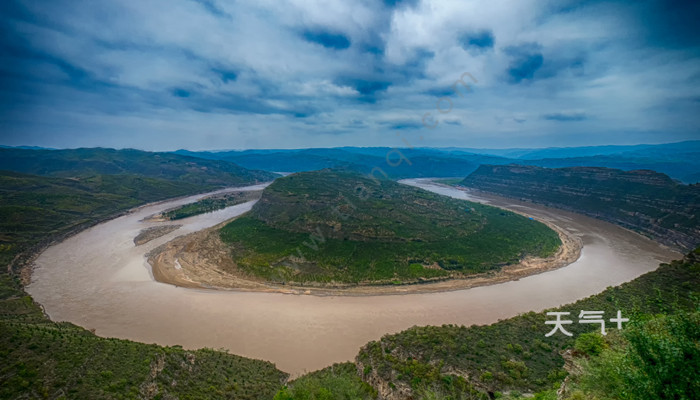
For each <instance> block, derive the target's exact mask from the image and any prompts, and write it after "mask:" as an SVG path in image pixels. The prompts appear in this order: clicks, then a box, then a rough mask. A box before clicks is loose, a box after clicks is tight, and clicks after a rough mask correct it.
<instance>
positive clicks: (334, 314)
mask: <svg viewBox="0 0 700 400" xmlns="http://www.w3.org/2000/svg"><path fill="white" fill-rule="evenodd" d="M416 184H418V185H422V187H424V188H426V189H428V190H431V191H435V192H437V193H441V194H445V195H449V196H452V197H455V198H464V199H467V200H474V199H473V198H470V196H472V195H473V194H472V193H465V192H462V191H458V190H456V189H454V188H448V187H440V186H436V185H432V184H428V183H426V182H420V181H419V182H416ZM260 188H261V187H260V186H257V187H251V188H249V190H255V189H260ZM235 190H240V188H236V189H235ZM477 195H480V194H477ZM200 196H201V195H200ZM198 197H199V196H192V197H190V198H187V199H181V200H176V201H166V202H161V203H159V204H150V205H147V206H143V207H140V208H139V209H136V210H132V212H129V213H126V214H125V215H122V216H120V217H118V218H115V219H112V220H109V221H106V222H103V223H100V224H98V225H95V226H93V227H91V228H89V229H86V230H84V231H82V232H80V233H78V234H76V235H73V236H70V237H67V238H65V239H64V240H63V241H61V242H60V243H55V244H53V245H51V246H49V247H48V248H46V249H45V250H44V251H43V252H42V253H41V254H39V255H38V257H37V259H36V261H35V267H34V271H33V274H32V279H31V283H30V284H29V285H27V286H26V287H25V290H26V291H27V293H28V294H29V295H31V296H32V297H33V298H34V300H35V301H36V302H37V303H39V304H41V305H42V306H43V308H44V309H45V311H46V314H47V315H48V316H49V318H50V319H51V320H53V321H56V322H60V321H66V322H71V323H73V324H75V325H78V326H81V327H84V328H86V329H89V330H94V332H95V333H96V334H97V335H99V336H101V337H114V338H120V339H129V340H134V341H138V342H143V343H156V344H159V345H165V346H173V345H179V346H182V347H183V348H185V349H198V348H203V347H207V348H214V349H227V350H228V351H229V352H230V353H233V354H237V355H240V356H244V357H249V358H255V359H262V360H267V361H270V362H273V363H275V364H276V365H277V367H278V368H279V369H280V370H282V371H285V372H288V373H290V374H291V375H292V377H295V376H299V375H301V374H303V373H305V372H308V371H314V370H318V369H321V368H324V367H326V366H328V365H332V364H333V363H336V362H344V361H349V360H352V359H354V357H355V356H356V354H357V352H358V350H359V349H360V347H362V346H364V345H365V344H366V343H367V342H369V341H372V340H377V339H379V338H380V337H382V336H384V335H386V334H391V333H396V332H400V331H403V330H405V329H408V328H410V327H412V326H416V325H418V326H425V325H438V326H439V325H443V324H455V325H464V326H470V325H473V324H476V325H487V324H491V323H494V322H497V321H498V320H501V319H505V318H509V317H512V316H515V315H518V314H520V313H525V312H529V311H541V310H544V309H551V308H555V307H559V306H561V305H563V304H567V303H571V302H573V301H576V300H579V299H582V298H585V297H588V296H590V295H592V294H595V293H599V292H601V291H602V290H604V289H605V288H606V287H608V286H616V285H619V284H620V283H623V282H627V281H629V280H632V279H634V278H636V277H638V276H640V275H642V274H644V273H646V272H649V271H652V270H654V269H656V268H657V267H658V265H659V263H663V262H669V261H671V260H673V259H677V258H679V257H680V255H679V253H678V252H675V251H670V250H669V249H667V248H665V247H663V246H660V245H659V244H657V243H654V242H652V241H651V240H649V239H646V238H644V237H642V236H640V235H638V234H633V233H631V232H629V231H627V230H625V229H623V228H620V227H617V226H615V225H612V224H610V223H607V222H604V221H599V220H595V219H592V218H589V217H584V216H580V215H577V214H574V213H570V212H565V211H561V210H557V209H548V208H545V207H540V206H537V205H531V204H519V203H517V202H511V201H509V200H502V201H500V202H499V200H497V199H492V198H490V197H489V198H487V199H486V200H488V201H489V203H488V204H491V205H495V206H500V204H504V205H505V206H513V207H514V208H515V209H517V210H519V212H521V213H526V214H530V215H535V216H537V217H538V218H541V219H543V220H545V221H548V222H552V223H554V224H555V225H557V226H560V227H563V228H564V230H565V231H566V232H567V234H569V235H572V236H573V237H575V238H577V239H580V240H581V243H583V248H582V249H581V255H580V257H579V258H578V259H577V260H576V261H575V262H573V263H571V264H569V265H566V266H564V267H561V268H556V269H553V270H550V271H548V272H546V273H540V274H535V275H530V276H526V277H523V278H520V279H516V280H509V281H507V282H502V283H495V284H491V285H487V286H480V287H474V288H471V289H464V290H452V291H440V292H433V293H420V294H412V293H405V294H402V295H385V296H369V295H365V296H335V295H328V296H289V295H285V294H281V293H263V292H255V291H250V292H243V291H233V290H206V289H201V288H186V287H176V286H173V285H170V284H164V283H161V282H158V281H156V280H155V279H154V276H153V275H152V273H151V268H150V267H149V265H148V264H147V262H146V254H148V253H149V252H151V251H153V250H154V249H156V248H158V247H159V246H161V245H164V244H166V243H168V242H171V241H172V240H173V239H175V238H177V237H181V236H185V235H187V234H190V233H195V232H199V231H202V230H205V229H208V228H211V227H214V226H216V225H218V224H221V223H222V222H224V221H227V220H230V219H231V218H234V217H236V216H238V215H241V214H243V213H245V212H247V211H249V210H250V208H251V207H252V204H253V202H250V203H244V204H240V205H237V206H233V207H230V208H227V209H224V210H220V211H216V212H213V213H209V214H203V215H198V216H194V217H191V218H187V219H183V220H181V223H182V225H183V226H182V227H181V228H180V229H178V230H176V231H173V232H171V233H169V234H167V235H164V236H162V237H159V238H157V239H154V240H152V241H150V242H148V243H145V244H142V245H141V246H135V244H134V242H133V239H134V237H136V236H137V235H138V234H139V233H140V232H141V231H142V229H144V228H147V227H150V226H156V225H157V224H158V223H152V222H145V221H144V219H145V218H147V217H149V216H151V215H153V214H155V213H158V212H161V211H163V210H165V209H167V208H171V207H175V206H177V205H181V204H184V203H188V202H193V201H196V199H197V198H198ZM472 197H473V196H472ZM542 329H543V334H544V333H546V331H544V330H545V329H546V327H544V326H543V327H542Z"/></svg>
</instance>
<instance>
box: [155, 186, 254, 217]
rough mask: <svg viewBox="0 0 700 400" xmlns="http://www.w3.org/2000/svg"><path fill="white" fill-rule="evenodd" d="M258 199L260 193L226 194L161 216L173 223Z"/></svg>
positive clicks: (169, 211)
mask: <svg viewBox="0 0 700 400" xmlns="http://www.w3.org/2000/svg"><path fill="white" fill-rule="evenodd" d="M259 197H260V192H255V191H249V192H234V193H226V194H224V195H217V196H212V197H207V198H206V199H202V200H200V201H197V202H195V203H191V204H185V205H184V206H182V207H178V208H175V209H172V210H168V211H166V212H164V213H163V214H162V216H163V218H165V219H169V220H171V221H174V220H177V219H183V218H189V217H193V216H195V215H199V214H205V213H208V212H212V211H216V210H221V209H224V208H226V207H231V206H235V205H236V204H241V203H245V202H247V201H251V200H255V199H257V198H259Z"/></svg>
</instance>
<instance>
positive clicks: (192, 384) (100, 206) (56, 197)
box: [0, 172, 286, 399]
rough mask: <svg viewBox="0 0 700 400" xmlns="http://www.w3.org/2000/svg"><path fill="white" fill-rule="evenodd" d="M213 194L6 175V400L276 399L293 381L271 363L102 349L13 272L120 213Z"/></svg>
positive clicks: (1, 376) (1, 278)
mask: <svg viewBox="0 0 700 400" xmlns="http://www.w3.org/2000/svg"><path fill="white" fill-rule="evenodd" d="M205 188H206V186H201V185H195V184H184V183H179V184H176V183H174V182H171V181H166V180H161V179H151V178H144V177H141V176H132V175H109V176H93V177H89V178H83V179H63V178H49V177H39V176H32V175H24V174H18V173H8V172H4V173H2V174H0V216H2V218H0V267H1V268H0V399H17V398H65V399H131V398H144V399H153V398H163V399H165V398H181V399H202V398H236V399H270V398H272V397H273V396H274V394H275V393H276V392H277V391H278V390H279V389H280V387H281V385H282V384H283V382H284V381H285V380H286V374H285V373H283V372H281V371H279V370H277V369H276V368H275V367H274V365H273V364H271V363H268V362H263V361H258V360H251V359H246V358H243V357H238V356H234V355H229V354H226V353H223V352H216V351H211V350H197V351H185V350H183V349H181V348H178V347H161V346H156V345H147V344H141V343H135V342H131V341H127V340H117V339H104V338H100V337H97V336H95V335H94V334H92V333H91V332H89V331H87V330H85V329H82V328H79V327H77V326H74V325H72V324H67V323H54V322H51V321H50V320H49V319H48V318H46V317H45V316H44V314H43V313H42V312H41V309H40V307H39V306H38V305H37V304H35V303H34V302H33V301H32V299H31V297H30V296H27V295H26V293H25V292H24V291H23V290H22V287H21V283H20V279H19V276H18V275H17V272H18V270H17V268H15V269H11V268H9V267H10V266H11V264H12V265H14V266H15V267H17V266H18V264H21V261H22V260H23V259H26V258H27V257H28V256H29V255H30V253H29V252H28V251H30V250H32V249H36V248H37V247H40V245H41V244H46V243H49V242H50V241H51V240H54V239H58V238H60V237H61V236H63V235H66V234H68V233H69V232H72V231H76V230H79V229H82V228H85V227H87V226H89V225H91V224H94V223H96V222H98V221H99V220H101V219H104V218H107V217H110V216H113V215H115V214H116V213H118V212H120V211H124V210H126V209H128V208H131V207H133V206H136V205H139V204H142V203H144V202H148V201H154V200H161V199H164V198H167V197H173V196H180V195H185V194H193V193H195V192H198V191H202V190H204V189H205ZM18 256H24V257H20V260H17V259H16V257H18ZM13 261H14V262H13Z"/></svg>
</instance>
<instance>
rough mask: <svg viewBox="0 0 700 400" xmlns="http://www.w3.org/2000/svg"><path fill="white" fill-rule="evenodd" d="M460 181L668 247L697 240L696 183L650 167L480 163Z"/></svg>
mask: <svg viewBox="0 0 700 400" xmlns="http://www.w3.org/2000/svg"><path fill="white" fill-rule="evenodd" d="M461 184H462V185H464V186H467V187H473V188H476V189H480V190H484V191H488V192H493V193H496V194H500V195H503V196H507V197H513V198H517V199H522V200H528V201H532V202H536V203H541V204H546V205H548V206H552V207H558V208H563V209H566V210H571V211H574V212H578V213H581V214H586V215H590V216H593V217H596V218H600V219H603V220H606V221H609V222H612V223H615V224H618V225H622V226H624V227H626V228H629V229H633V230H635V231H638V232H641V233H643V234H645V235H647V236H649V237H651V238H653V239H654V240H657V241H660V242H662V243H664V244H667V245H670V246H674V247H678V248H682V249H686V250H688V249H692V248H694V247H695V246H697V245H698V244H700V220H699V219H698V218H700V184H695V185H683V184H679V183H677V182H675V181H673V180H671V178H669V177H668V176H666V175H664V174H660V173H657V172H654V171H648V170H640V171H621V170H616V169H609V168H594V167H576V168H558V169H549V168H540V167H529V166H522V165H505V166H495V165H482V166H481V167H479V169H478V170H476V171H475V172H473V173H472V174H471V175H469V176H468V177H467V178H466V179H464V180H463V181H462V183H461Z"/></svg>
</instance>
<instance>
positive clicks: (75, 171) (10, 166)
mask: <svg viewBox="0 0 700 400" xmlns="http://www.w3.org/2000/svg"><path fill="white" fill-rule="evenodd" d="M0 170H10V171H17V172H23V173H27V174H35V175H49V176H57V177H76V176H78V177H85V176H92V175H116V174H129V175H139V176H144V177H149V178H159V179H167V180H172V181H177V182H184V183H192V184H198V185H209V186H217V187H219V186H235V185H246V184H253V183H258V182H267V181H271V180H272V179H274V178H275V177H277V176H278V175H277V174H274V173H271V172H265V171H256V170H249V169H246V168H243V167H240V166H238V165H236V164H234V163H231V162H227V161H221V160H207V159H202V158H195V157H189V156H183V155H179V154H173V153H151V152H147V151H141V150H133V149H125V150H114V149H103V148H90V149H87V148H82V149H70V150H29V149H16V148H0Z"/></svg>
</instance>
